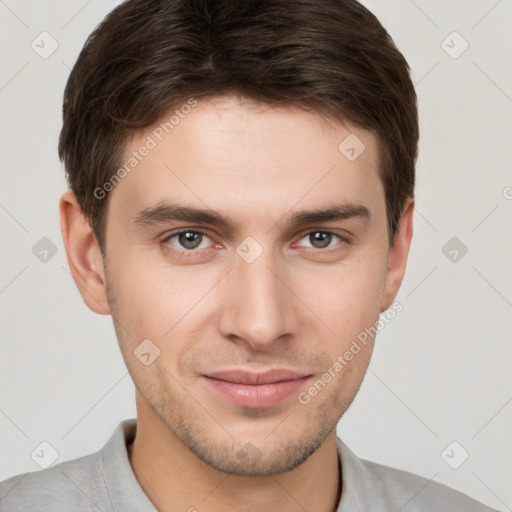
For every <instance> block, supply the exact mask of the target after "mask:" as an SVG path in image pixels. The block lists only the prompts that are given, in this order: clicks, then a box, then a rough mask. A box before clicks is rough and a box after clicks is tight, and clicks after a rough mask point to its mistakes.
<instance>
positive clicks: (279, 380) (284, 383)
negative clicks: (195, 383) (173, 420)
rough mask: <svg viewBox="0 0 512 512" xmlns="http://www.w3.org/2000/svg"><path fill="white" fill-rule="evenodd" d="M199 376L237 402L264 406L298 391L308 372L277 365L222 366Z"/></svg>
mask: <svg viewBox="0 0 512 512" xmlns="http://www.w3.org/2000/svg"><path fill="white" fill-rule="evenodd" d="M202 377H203V379H204V381H205V383H206V384H207V385H208V387H209V388H210V389H212V390H213V391H215V392H217V393H218V394H220V395H221V396H223V397H224V398H227V399H228V400H230V401H231V402H233V403H235V404H236V405H240V406H244V407H253V408H264V407H272V406H274V405H277V404H279V403H280V402H282V401H283V400H285V399H286V398H288V397H289V396H290V395H292V394H294V393H297V392H298V391H299V389H300V388H301V387H302V386H303V385H304V383H305V382H306V381H307V380H308V379H309V378H310V377H311V375H304V374H301V373H298V372H295V371H292V370H288V369H281V368H277V369H271V370H267V371H265V372H260V373H255V372H248V371H243V370H224V371H219V372H213V373H209V374H208V375H202Z"/></svg>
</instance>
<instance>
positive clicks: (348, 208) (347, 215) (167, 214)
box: [134, 202, 372, 231]
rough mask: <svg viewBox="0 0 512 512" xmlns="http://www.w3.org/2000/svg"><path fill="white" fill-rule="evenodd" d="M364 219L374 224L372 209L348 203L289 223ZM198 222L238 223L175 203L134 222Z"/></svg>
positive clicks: (141, 214) (143, 214)
mask: <svg viewBox="0 0 512 512" xmlns="http://www.w3.org/2000/svg"><path fill="white" fill-rule="evenodd" d="M352 218H356V219H361V220H363V221H365V222H366V223H367V222H369V221H371V219H372V216H371V213H370V210H369V209H368V208H367V207H366V206H364V205H363V204H360V203H355V202H346V203H341V204H335V205H331V206H328V207H325V208H321V209H315V210H303V211H300V212H295V213H293V214H292V215H291V216H290V217H289V219H288V222H289V224H290V225H291V226H296V225H303V224H313V223H323V222H332V221H337V220H346V219H352ZM176 220H179V221H186V222H197V223H200V224H208V225H211V226H216V227H222V228H225V229H228V230H231V231H233V230H234V229H235V226H236V222H235V221H234V219H233V218H231V217H228V216H224V215H222V214H220V213H219V212H217V211H215V210H209V209H201V208H195V207H190V206H183V205H178V204H172V203H168V202H165V203H159V204H157V205H156V206H154V207H150V208H146V209H144V210H142V211H140V212H138V213H137V214H135V216H134V223H135V224H139V225H145V226H148V225H149V226H153V225H159V224H164V223H166V222H171V221H176Z"/></svg>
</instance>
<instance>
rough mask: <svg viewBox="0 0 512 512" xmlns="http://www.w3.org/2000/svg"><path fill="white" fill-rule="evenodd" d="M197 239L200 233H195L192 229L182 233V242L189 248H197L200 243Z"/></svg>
mask: <svg viewBox="0 0 512 512" xmlns="http://www.w3.org/2000/svg"><path fill="white" fill-rule="evenodd" d="M197 239H199V233H193V232H192V231H186V232H185V233H180V243H181V244H182V245H183V246H184V247H186V248H187V249H195V247H197V245H198V244H197Z"/></svg>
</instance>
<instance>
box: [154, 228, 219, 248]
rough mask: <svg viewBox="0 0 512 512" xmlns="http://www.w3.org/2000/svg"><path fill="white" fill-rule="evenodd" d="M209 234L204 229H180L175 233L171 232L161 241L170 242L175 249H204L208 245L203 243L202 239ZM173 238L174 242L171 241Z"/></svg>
mask: <svg viewBox="0 0 512 512" xmlns="http://www.w3.org/2000/svg"><path fill="white" fill-rule="evenodd" d="M205 238H208V239H209V236H208V235H207V234H206V233H205V232H204V231H198V230H194V229H182V230H181V231H177V232H175V233H171V234H170V235H169V236H167V237H166V238H164V240H162V242H163V243H170V244H171V245H173V246H174V247H176V248H177V249H180V250H182V251H187V252H193V251H194V250H195V249H205V248H206V247H208V245H206V246H205V245H204V244H203V242H204V239H205ZM173 240H175V243H173Z"/></svg>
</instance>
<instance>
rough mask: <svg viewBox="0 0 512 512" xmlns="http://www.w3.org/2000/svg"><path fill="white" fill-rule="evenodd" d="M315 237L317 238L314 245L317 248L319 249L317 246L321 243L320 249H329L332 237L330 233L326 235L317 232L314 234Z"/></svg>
mask: <svg viewBox="0 0 512 512" xmlns="http://www.w3.org/2000/svg"><path fill="white" fill-rule="evenodd" d="M314 237H315V240H314V243H313V245H314V246H315V247H318V245H315V244H316V243H319V247H320V248H323V247H327V246H328V245H329V243H330V237H331V235H330V234H329V233H324V232H322V231H317V232H316V233H315V234H314Z"/></svg>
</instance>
